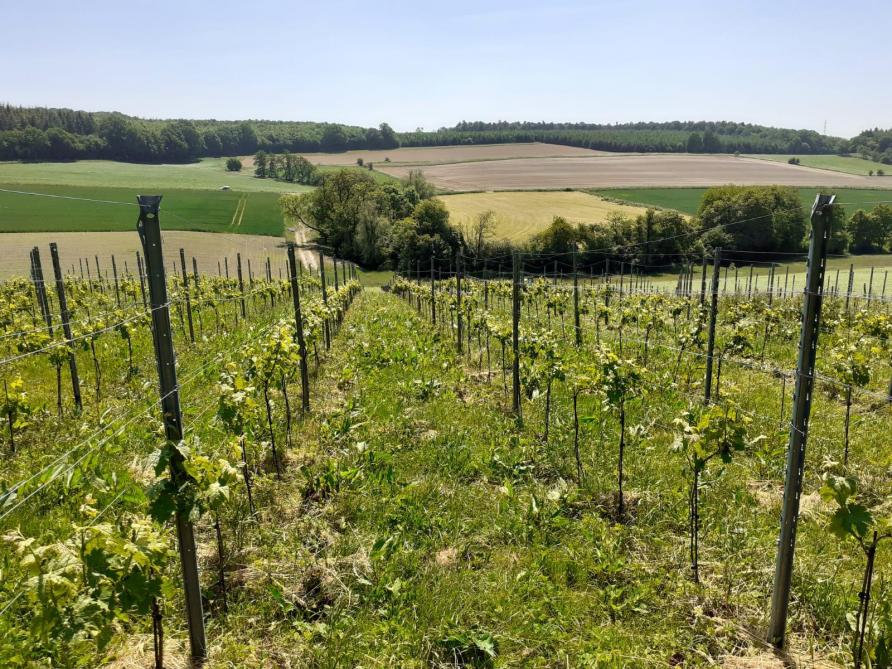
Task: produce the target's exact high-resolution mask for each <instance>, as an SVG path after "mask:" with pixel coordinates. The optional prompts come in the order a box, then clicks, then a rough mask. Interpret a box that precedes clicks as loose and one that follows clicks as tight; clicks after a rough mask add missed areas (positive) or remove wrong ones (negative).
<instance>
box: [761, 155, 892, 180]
mask: <svg viewBox="0 0 892 669" xmlns="http://www.w3.org/2000/svg"><path fill="white" fill-rule="evenodd" d="M746 157H747V158H759V159H761V160H771V161H773V162H776V163H785V162H787V161H788V160H789V159H790V158H793V157H794V156H793V154H787V155H777V154H768V153H757V154H752V155H749V156H746ZM795 157H796V158H798V159H799V162H800V164H801V165H804V166H805V167H814V168H817V169H819V170H833V171H834V172H845V173H846V174H869V173H870V171H871V170H873V171H874V172H876V171H877V170H883V171H884V172H885V173H886V174H888V175H890V177H892V165H883V163H877V162H874V161H872V160H864V159H863V158H857V157H855V156H835V155H832V154H830V155H818V156H800V155H796V156H795ZM877 179H883V177H877ZM889 181H890V182H892V178H890V179H889ZM878 187H882V184H880V185H878Z"/></svg>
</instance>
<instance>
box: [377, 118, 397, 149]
mask: <svg viewBox="0 0 892 669" xmlns="http://www.w3.org/2000/svg"><path fill="white" fill-rule="evenodd" d="M378 133H379V135H380V138H381V139H380V141H381V148H382V149H397V148H399V146H400V138H399V137H398V136H397V134H396V133H395V132H394V130H393V128H391V127H390V126H389V125H387V124H386V123H382V124H381V125H380V126H378Z"/></svg>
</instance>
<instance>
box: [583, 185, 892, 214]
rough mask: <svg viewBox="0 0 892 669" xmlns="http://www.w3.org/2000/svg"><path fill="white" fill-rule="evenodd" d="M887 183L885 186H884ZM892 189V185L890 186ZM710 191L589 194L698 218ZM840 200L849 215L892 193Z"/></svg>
mask: <svg viewBox="0 0 892 669" xmlns="http://www.w3.org/2000/svg"><path fill="white" fill-rule="evenodd" d="M883 183H885V182H883ZM889 185H890V186H892V182H890V184H889ZM707 190H708V189H707V188H605V189H598V190H592V191H587V192H591V193H593V194H594V195H599V196H601V197H604V198H610V199H612V200H618V201H620V202H626V203H629V204H637V205H642V206H646V207H659V208H660V209H675V210H677V211H680V212H682V213H684V214H696V213H697V208H698V207H699V206H700V200H701V199H702V198H703V193H705V192H706V191H707ZM798 190H799V197H800V198H801V200H802V204H803V206H804V207H806V209H807V210H810V209H811V205H812V203H813V202H814V201H815V195H816V194H817V193H818V192H819V191H820V189H818V188H799V189H798ZM833 192H834V193H836V196H837V199H838V200H839V202H840V203H841V204H842V205H843V206H844V207H845V209H846V211H847V212H848V213H849V214H852V213H854V212H855V211H856V210H857V209H862V208H863V209H869V208H871V207H872V206H873V205H874V204H877V203H880V202H888V201H890V200H892V190H879V189H872V188H837V189H833Z"/></svg>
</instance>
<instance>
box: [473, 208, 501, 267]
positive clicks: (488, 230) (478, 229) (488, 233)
mask: <svg viewBox="0 0 892 669" xmlns="http://www.w3.org/2000/svg"><path fill="white" fill-rule="evenodd" d="M495 229H496V212H494V211H493V210H492V209H489V210H487V211H483V212H480V213H479V214H477V216H475V217H474V220H473V221H471V223H470V224H469V226H468V230H467V242H468V244H469V245H470V247H471V251H472V252H473V254H474V255H475V256H477V257H478V258H481V257H483V251H484V250H485V248H486V242H487V241H488V240H489V239H490V238H491V237H492V236H493V235H494V234H495Z"/></svg>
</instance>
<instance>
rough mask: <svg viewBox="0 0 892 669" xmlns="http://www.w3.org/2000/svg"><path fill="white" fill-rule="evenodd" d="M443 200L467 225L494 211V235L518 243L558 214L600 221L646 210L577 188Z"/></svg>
mask: <svg viewBox="0 0 892 669" xmlns="http://www.w3.org/2000/svg"><path fill="white" fill-rule="evenodd" d="M440 199H441V200H442V201H443V202H445V203H446V208H447V209H449V220H450V222H451V223H452V224H453V225H457V226H459V227H462V226H467V225H468V224H469V223H471V222H472V221H473V220H474V219H475V218H476V217H477V216H478V215H479V214H480V213H482V212H485V211H492V212H494V213H495V215H496V227H495V230H494V231H493V232H494V234H495V236H496V237H497V238H500V239H510V240H512V241H518V242H519V241H524V240H526V239H528V238H529V237H531V236H532V235H534V234H536V233H537V232H539V231H541V230H543V229H545V228H546V227H548V225H549V224H550V223H551V221H552V219H553V218H554V217H555V216H563V217H564V218H566V219H567V220H568V221H570V222H571V223H601V222H603V221H605V220H606V218H607V216H608V215H609V214H610V213H612V212H620V213H622V214H624V215H627V216H637V215H638V214H642V213H644V211H645V209H644V208H643V207H633V206H628V205H621V204H617V203H615V202H608V201H606V200H603V199H601V198H600V197H597V196H595V195H589V194H587V193H582V192H578V191H573V192H565V191H521V192H510V191H500V192H492V193H462V194H459V195H444V196H441V197H440Z"/></svg>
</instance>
